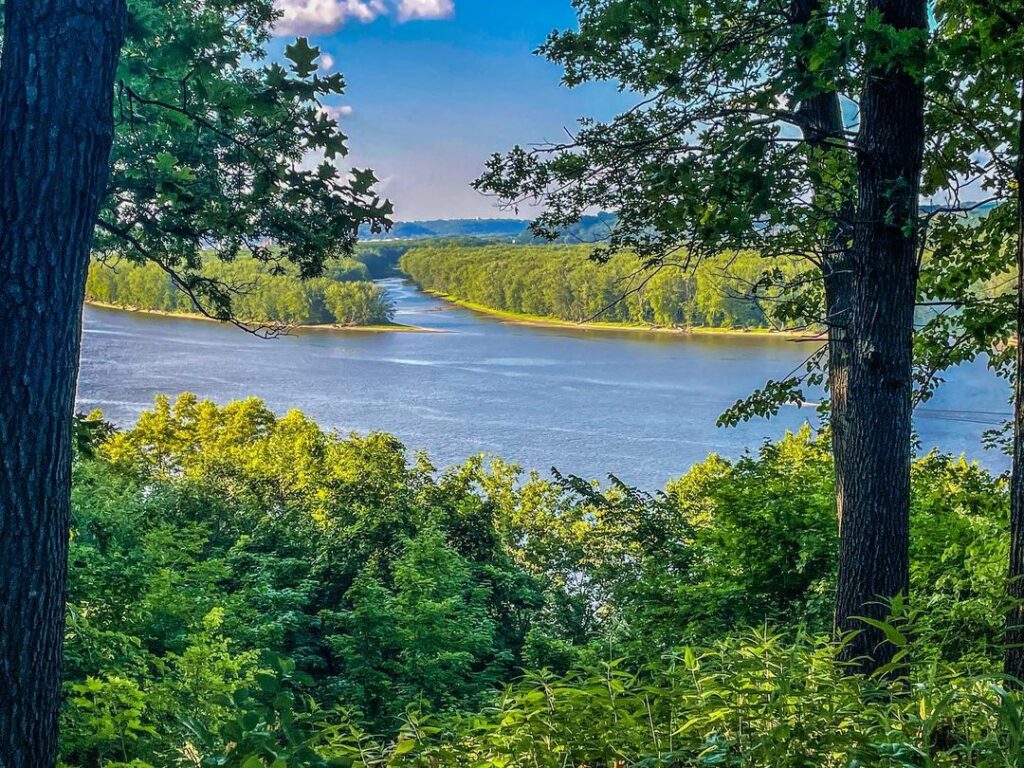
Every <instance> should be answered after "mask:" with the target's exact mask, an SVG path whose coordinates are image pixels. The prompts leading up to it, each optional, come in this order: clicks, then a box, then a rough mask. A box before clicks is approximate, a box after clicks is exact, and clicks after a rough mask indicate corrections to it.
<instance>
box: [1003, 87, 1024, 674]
mask: <svg viewBox="0 0 1024 768" xmlns="http://www.w3.org/2000/svg"><path fill="white" fill-rule="evenodd" d="M1017 117H1018V124H1017V163H1016V167H1015V169H1014V170H1015V176H1016V181H1017V200H1016V202H1017V360H1016V368H1015V374H1016V379H1015V382H1014V408H1013V428H1014V429H1013V432H1014V434H1013V466H1012V470H1011V473H1010V572H1009V581H1008V582H1007V592H1008V594H1009V596H1010V598H1011V599H1012V600H1013V601H1014V603H1015V604H1014V607H1013V608H1011V610H1010V612H1009V614H1008V615H1007V617H1006V652H1005V658H1004V660H1003V668H1004V671H1005V672H1006V674H1008V675H1011V676H1012V677H1014V678H1016V679H1017V680H1018V681H1021V682H1024V341H1022V340H1024V73H1021V82H1020V104H1019V110H1018V115H1017Z"/></svg>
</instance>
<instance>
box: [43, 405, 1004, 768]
mask: <svg viewBox="0 0 1024 768" xmlns="http://www.w3.org/2000/svg"><path fill="white" fill-rule="evenodd" d="M832 483H833V479H832V467H831V461H830V456H829V452H828V440H827V438H822V437H816V436H813V435H812V434H811V433H810V432H809V431H808V430H804V431H803V432H801V433H799V434H794V435H789V436H787V437H786V438H785V439H783V440H782V441H781V442H779V443H775V444H767V445H765V446H763V447H762V448H761V449H760V450H759V451H758V453H757V454H756V455H753V456H749V457H746V458H742V459H740V460H738V461H727V460H725V459H722V458H719V457H716V456H712V457H709V458H708V460H707V461H706V462H704V463H703V464H700V465H698V466H695V467H693V468H692V469H690V470H689V471H688V472H687V473H686V474H684V475H683V476H682V477H680V478H679V479H678V480H675V481H672V482H671V483H670V484H669V485H668V486H667V487H666V488H665V490H664V492H663V493H658V494H655V495H649V494H646V493H642V492H639V491H635V490H632V489H629V488H626V487H624V486H621V485H619V484H615V483H611V484H607V485H605V486H604V487H599V486H598V485H597V484H595V483H591V482H584V481H583V480H579V479H576V478H572V477H565V478H563V477H561V476H556V477H555V478H554V479H545V478H542V477H540V476H539V475H537V474H536V473H532V474H527V473H524V472H522V471H520V469H519V468H518V467H515V466H511V465H509V464H506V463H504V462H502V461H500V460H499V459H487V458H483V457H477V458H473V459H470V460H469V461H467V462H466V463H465V464H464V465H462V466H456V467H452V468H450V469H447V470H445V471H443V472H440V473H438V472H437V471H436V470H435V469H434V467H432V466H431V464H430V461H429V459H428V457H426V456H424V455H417V456H416V457H414V458H412V457H410V456H408V454H407V452H406V450H405V448H404V447H403V446H402V444H401V443H400V442H399V441H398V440H396V439H395V438H393V437H391V436H389V435H385V434H371V435H366V436H351V437H344V436H338V435H333V434H329V433H325V432H324V431H322V430H321V429H319V428H318V427H317V426H316V425H315V424H314V423H312V422H311V421H310V420H309V419H307V418H305V417H304V416H303V415H302V414H301V413H298V412H293V413H290V414H288V415H286V416H283V417H277V416H275V415H274V414H272V413H271V412H270V411H268V410H267V409H266V408H265V407H264V406H263V404H262V403H260V402H259V401H256V400H247V401H243V402H236V403H232V404H229V405H226V406H223V407H218V406H216V405H214V404H212V403H209V402H200V401H198V400H197V399H196V398H195V397H194V396H191V395H183V396H181V397H180V398H179V399H178V400H177V401H176V402H174V403H172V402H170V401H169V400H168V399H166V398H160V399H158V401H157V403H156V407H155V408H154V409H153V410H152V411H150V412H147V413H145V414H143V415H142V417H141V418H140V419H139V421H138V425H137V426H136V427H134V428H132V429H130V430H127V431H124V432H119V431H115V430H113V429H112V428H110V427H109V426H107V425H105V424H104V423H103V422H102V420H100V418H99V416H98V415H97V414H94V415H93V416H92V417H90V418H88V419H81V420H80V421H79V422H78V423H77V427H76V459H75V464H74V491H73V504H72V519H73V526H72V531H73V534H72V543H71V553H70V559H69V563H70V592H69V602H68V616H69V619H68V628H67V652H66V664H65V683H64V687H65V692H66V695H67V704H66V708H65V711H64V715H63V722H64V731H63V732H64V737H63V747H62V754H63V757H62V760H63V762H64V764H65V765H67V766H75V767H78V766H97V765H107V766H112V765H121V766H123V765H131V766H135V768H142V767H143V766H150V765H152V766H171V765H195V764H197V763H199V762H202V764H203V765H230V766H242V765H246V766H249V765H253V766H255V765H272V764H275V763H274V762H273V761H274V760H275V759H276V760H280V761H281V762H279V763H277V764H279V765H282V766H283V765H302V766H320V765H323V766H326V765H328V761H329V760H340V761H341V762H339V763H337V764H338V765H385V764H393V765H422V766H443V765H447V766H455V765H508V766H513V765H516V766H518V765H541V766H562V765H573V766H581V765H611V764H617V763H616V762H615V760H613V759H612V756H614V755H623V756H628V760H629V761H628V762H627V763H624V764H628V765H648V764H650V765H705V764H707V765H735V766H764V765H771V766H773V768H781V767H782V766H806V765H836V766H839V765H844V766H845V765H871V766H905V765H934V766H953V765H968V764H969V765H979V766H996V765H1006V764H1007V763H1005V762H1003V757H1004V754H1005V753H1004V750H1005V749H1008V748H1011V747H1012V745H1013V744H1014V740H1015V739H1018V738H1019V737H1020V733H1019V731H1018V730H1015V729H1017V728H1019V721H1017V720H1016V719H1015V718H1016V717H1017V716H1018V715H1016V714H1015V713H1016V711H1017V710H1015V709H1014V707H1015V706H1016V704H1015V703H1014V700H1013V699H1010V698H1008V697H1007V695H1006V694H1005V693H1004V692H1002V691H1001V689H1000V688H999V686H998V684H996V682H995V679H994V678H993V679H992V681H987V680H986V679H985V677H984V676H985V675H986V674H988V673H994V672H996V671H997V670H998V667H999V664H1000V661H1001V657H1000V651H999V645H998V644H999V636H1000V632H1001V630H1002V627H1001V624H1002V614H1003V607H1004V604H1005V600H1006V598H1005V594H1004V592H1003V579H1002V576H1003V573H1002V571H1003V563H1004V561H1005V558H1006V555H1007V552H1006V539H1005V537H1004V536H1003V535H1002V531H1003V530H1004V529H1005V525H1006V520H1007V489H1006V484H1005V480H1003V479H999V478H994V477H991V476H989V475H988V474H986V473H985V472H984V471H982V470H980V469H979V468H978V467H976V466H972V465H970V464H967V463H965V462H963V461H962V460H955V459H951V458H948V457H944V456H938V455H932V456H928V457H925V458H923V459H921V460H919V461H918V462H917V463H916V464H915V466H914V471H913V516H912V527H913V531H914V538H913V541H914V547H913V550H912V590H911V593H910V595H909V597H908V598H907V599H906V602H905V603H901V604H900V605H898V606H896V615H895V616H894V617H893V618H892V619H891V624H890V625H889V626H887V628H886V631H887V633H889V634H890V635H891V636H892V638H893V641H894V642H896V643H898V644H899V646H900V647H901V648H902V649H903V650H904V651H907V652H910V651H911V650H912V653H910V655H909V656H907V658H906V664H907V668H906V670H905V672H906V678H905V680H903V681H902V682H900V683H899V685H898V686H897V688H896V689H895V690H893V691H892V692H890V693H887V694H885V695H881V693H880V691H877V690H874V683H873V682H872V681H871V680H870V679H868V678H847V677H845V676H844V675H843V674H842V666H841V664H840V663H839V662H838V661H837V660H836V650H835V647H834V646H832V645H831V644H830V642H829V639H828V633H829V630H830V627H831V620H832V619H831V602H832V599H833V592H834V589H835V575H836V574H835V555H836V548H837V526H836V518H835V514H834V512H833V508H832V493H833V489H832ZM752 626H753V627H758V629H756V630H751V629H749V627H752ZM861 697H863V698H861ZM910 755H916V756H918V757H916V758H910V757H908V756H910ZM918 759H920V760H921V761H922V762H918ZM247 760H248V761H249V762H246V761H247ZM260 760H262V761H263V762H259V761H260ZM204 761H205V762H204ZM908 761H909V762H908ZM330 764H331V765H333V764H335V763H330ZM1010 764H1013V763H1010Z"/></svg>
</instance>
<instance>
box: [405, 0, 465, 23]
mask: <svg viewBox="0 0 1024 768" xmlns="http://www.w3.org/2000/svg"><path fill="white" fill-rule="evenodd" d="M454 13H455V0H400V1H399V3H398V19H399V21H409V20H410V19H448V18H451V17H452V16H453V15H454Z"/></svg>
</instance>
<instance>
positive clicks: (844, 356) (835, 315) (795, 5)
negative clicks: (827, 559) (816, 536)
mask: <svg viewBox="0 0 1024 768" xmlns="http://www.w3.org/2000/svg"><path fill="white" fill-rule="evenodd" d="M822 9H823V8H822V0H792V2H791V4H790V22H791V23H792V24H794V25H798V26H800V27H806V26H807V25H808V24H809V23H810V22H811V21H812V20H813V19H814V16H815V14H818V13H820V12H821V11H822ZM798 67H799V68H800V69H801V71H803V72H807V71H809V69H810V67H809V65H808V63H807V62H806V61H800V62H798ZM797 113H798V114H799V116H800V120H801V123H802V125H803V126H804V127H803V137H804V140H805V141H806V142H807V143H808V144H809V145H810V147H811V148H812V151H813V152H814V153H815V154H814V155H812V162H818V163H819V164H820V165H821V166H822V168H821V170H822V174H823V176H827V174H826V173H825V165H826V163H825V162H824V161H825V160H826V159H827V158H828V155H829V154H830V153H832V152H838V151H842V150H836V149H833V150H830V149H829V143H828V142H829V140H830V139H832V140H833V141H834V140H835V138H836V137H840V136H842V135H843V131H844V128H845V126H844V124H843V113H842V107H841V105H840V103H839V94H838V93H837V92H836V91H823V92H822V93H818V94H815V95H814V96H812V97H810V98H807V99H804V100H803V101H801V102H800V104H799V106H798V108H797ZM825 183H826V185H827V184H828V182H825ZM823 191H824V192H825V193H826V195H825V196H827V195H828V194H829V193H833V192H834V190H831V189H825V190H823ZM814 192H815V195H814V196H815V200H818V199H819V197H821V196H822V195H819V190H818V189H815V190H814ZM831 213H832V214H833V215H834V216H835V220H834V221H833V222H832V227H831V235H830V237H829V242H827V243H826V244H825V252H824V254H823V255H822V263H821V268H822V281H823V283H824V288H825V322H826V324H827V327H828V356H827V365H828V388H829V398H830V403H829V406H830V407H829V411H830V413H829V425H830V427H831V429H830V432H831V437H832V456H833V463H834V467H835V479H836V484H835V485H836V513H837V515H838V517H839V519H842V512H843V496H844V490H843V489H844V488H845V485H846V482H845V477H846V475H847V474H848V473H849V471H850V468H849V467H848V464H849V461H848V460H847V459H846V457H845V455H846V445H847V440H846V422H847V418H848V415H847V412H846V402H847V390H848V388H849V381H850V370H849V368H850V349H849V341H848V338H847V337H848V333H847V324H848V323H849V321H850V312H851V307H852V306H853V301H854V295H853V287H854V286H853V271H852V265H851V263H850V248H849V244H848V241H849V240H850V238H851V235H852V233H851V231H850V219H851V218H852V216H851V210H850V206H849V205H848V204H846V203H843V204H841V206H840V209H839V210H836V211H832V212H831Z"/></svg>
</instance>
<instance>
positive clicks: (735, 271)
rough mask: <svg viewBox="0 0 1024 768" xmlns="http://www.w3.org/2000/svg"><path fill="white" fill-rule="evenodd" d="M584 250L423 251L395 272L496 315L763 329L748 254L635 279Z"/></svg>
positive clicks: (625, 265) (759, 262) (759, 267)
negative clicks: (599, 260)
mask: <svg viewBox="0 0 1024 768" xmlns="http://www.w3.org/2000/svg"><path fill="white" fill-rule="evenodd" d="M591 252H592V248H590V247H587V246H563V245H549V246H531V245H526V246H516V245H497V246H488V247H483V248H453V247H434V246H423V247H419V248H414V249H411V250H410V251H408V252H407V253H406V254H405V255H404V256H403V257H402V261H401V267H402V270H403V271H404V272H405V273H406V274H408V275H409V276H410V277H411V278H412V279H413V280H415V281H416V282H417V283H418V284H419V285H420V286H422V287H423V288H424V289H426V290H430V291H435V292H437V293H443V294H447V295H449V296H451V297H453V298H455V299H459V300H462V301H467V302H471V303H474V304H481V305H483V306H486V307H490V308H493V309H497V310H502V311H506V312H515V313H519V314H525V315H538V316H543V317H551V318H556V319H559V320H570V321H574V322H582V321H586V320H597V321H602V322H619V323H628V324H632V325H659V326H678V327H692V326H708V327H717V328H722V327H735V328H756V327H764V326H765V325H766V324H767V321H766V318H765V314H764V312H763V311H762V309H761V307H760V306H759V305H758V304H757V303H756V302H754V301H752V300H751V299H750V298H748V296H749V295H750V292H751V286H752V285H754V284H755V283H756V282H757V281H758V280H759V279H760V277H761V275H762V273H763V271H764V269H765V262H764V260H763V259H761V258H759V257H758V256H756V255H754V254H741V255H739V256H734V257H730V258H728V259H725V258H722V259H717V260H711V261H708V262H705V263H702V264H701V265H700V266H699V267H698V268H697V269H696V270H684V269H681V268H677V267H671V268H665V269H662V270H661V271H659V272H657V273H655V274H653V275H652V273H650V272H643V271H640V272H638V264H637V260H636V259H635V258H633V257H632V256H628V255H621V256H616V257H614V258H612V259H611V260H610V261H609V262H608V263H606V264H599V263H596V262H594V261H592V260H591V259H589V258H588V256H589V254H590V253H591Z"/></svg>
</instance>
